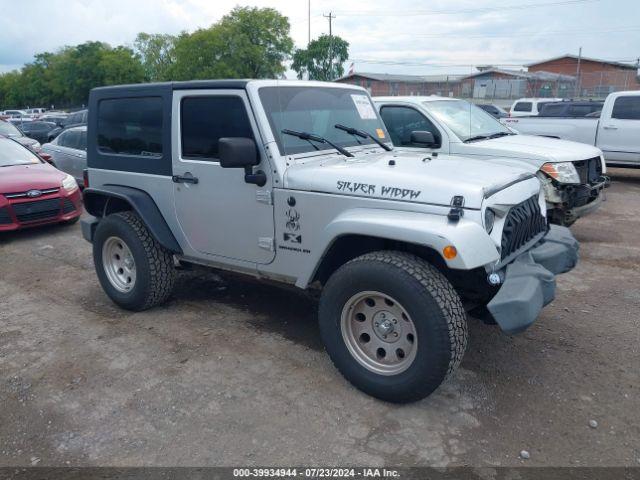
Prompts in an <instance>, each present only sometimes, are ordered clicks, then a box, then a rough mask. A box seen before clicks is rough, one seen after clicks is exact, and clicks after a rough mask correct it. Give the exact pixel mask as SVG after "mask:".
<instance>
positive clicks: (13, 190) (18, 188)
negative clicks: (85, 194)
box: [0, 136, 82, 232]
mask: <svg viewBox="0 0 640 480" xmlns="http://www.w3.org/2000/svg"><path fill="white" fill-rule="evenodd" d="M81 213H82V197H81V195H80V189H79V188H78V184H77V183H76V180H75V179H74V178H73V177H72V176H71V175H67V174H66V173H63V172H61V171H60V170H57V169H56V168H54V167H53V166H51V165H49V164H48V163H46V162H45V161H43V160H42V159H41V158H40V157H38V156H37V155H35V154H34V153H33V152H31V151H30V150H28V149H27V148H25V147H23V146H22V145H20V144H19V143H18V142H16V141H14V140H11V139H10V138H6V137H2V136H0V232H3V231H7V230H17V229H20V228H26V227H35V226H39V225H46V224H49V223H75V222H76V221H77V220H78V218H79V217H80V214H81Z"/></svg>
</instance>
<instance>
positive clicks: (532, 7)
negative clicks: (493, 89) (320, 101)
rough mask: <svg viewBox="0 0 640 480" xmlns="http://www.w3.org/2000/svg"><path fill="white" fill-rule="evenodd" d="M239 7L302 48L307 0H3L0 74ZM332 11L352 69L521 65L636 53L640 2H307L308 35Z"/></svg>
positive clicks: (467, 69)
mask: <svg viewBox="0 0 640 480" xmlns="http://www.w3.org/2000/svg"><path fill="white" fill-rule="evenodd" d="M236 5H241V6H257V7H272V8H275V9H277V10H279V11H280V12H281V13H282V14H284V15H287V16H288V17H289V19H290V22H291V35H292V38H293V39H294V42H295V44H296V46H297V47H300V48H304V47H305V46H306V44H307V38H308V20H307V17H308V14H307V8H308V0H252V1H242V0H229V1H228V0H109V1H106V0H0V12H2V13H1V14H0V73H2V72H6V71H9V70H12V69H16V68H20V67H21V66H22V65H24V64H25V63H27V62H30V61H31V60H32V59H33V55H34V54H36V53H40V52H43V51H55V50H57V49H59V48H61V47H63V46H65V45H75V44H78V43H82V42H85V41H88V40H99V41H104V42H107V43H109V44H111V45H114V46H115V45H131V44H132V43H133V40H134V38H135V36H136V34H137V33H138V32H141V31H144V32H147V33H171V34H176V33H179V32H181V31H184V30H187V31H193V30H195V29H197V28H202V27H208V26H210V25H211V24H212V23H214V22H216V21H217V20H219V19H220V18H221V17H222V16H223V15H224V14H225V13H227V12H229V10H231V9H232V8H233V7H234V6H236ZM330 12H332V13H333V15H334V16H335V17H336V18H334V19H333V33H334V34H336V35H339V36H341V37H342V38H344V39H346V40H347V41H348V42H349V43H350V61H349V62H348V64H350V63H351V62H353V63H354V69H355V71H356V72H377V73H403V74H415V75H429V74H445V73H472V72H475V71H476V70H475V68H474V66H475V65H487V64H490V65H496V66H498V65H500V66H503V67H504V68H520V66H521V65H524V64H526V63H530V62H534V61H537V60H541V59H545V58H551V57H555V56H560V55H563V54H565V53H572V54H575V55H577V54H578V49H579V48H580V47H582V54H583V55H584V56H586V57H594V58H602V59H606V60H615V61H624V62H630V63H635V62H636V59H637V58H638V57H640V23H638V21H637V19H638V18H639V17H640V1H639V0H518V1H513V0H503V1H498V0H431V1H429V2H426V1H424V0H421V1H419V0H393V1H389V0H349V1H346V0H322V1H320V0H311V22H310V23H311V38H315V37H317V36H319V35H321V34H323V33H328V30H329V21H328V19H327V18H325V17H324V16H323V15H328V14H329V13H330ZM288 76H291V77H293V76H294V74H293V73H292V72H288Z"/></svg>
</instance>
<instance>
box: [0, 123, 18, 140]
mask: <svg viewBox="0 0 640 480" xmlns="http://www.w3.org/2000/svg"><path fill="white" fill-rule="evenodd" d="M0 135H6V136H7V137H21V136H22V133H21V132H20V130H18V128H17V127H16V126H15V125H12V124H11V123H9V122H0Z"/></svg>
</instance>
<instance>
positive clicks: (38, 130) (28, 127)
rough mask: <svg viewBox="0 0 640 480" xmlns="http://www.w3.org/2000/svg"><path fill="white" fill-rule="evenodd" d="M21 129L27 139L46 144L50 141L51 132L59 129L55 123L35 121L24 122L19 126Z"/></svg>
mask: <svg viewBox="0 0 640 480" xmlns="http://www.w3.org/2000/svg"><path fill="white" fill-rule="evenodd" d="M19 128H20V130H22V133H24V134H25V135H26V136H27V137H29V138H33V139H34V140H38V141H39V142H40V143H46V142H47V141H48V140H49V132H50V131H51V130H53V129H54V128H57V125H56V124H55V123H53V122H42V121H39V120H35V121H33V122H24V123H22V124H21V125H19Z"/></svg>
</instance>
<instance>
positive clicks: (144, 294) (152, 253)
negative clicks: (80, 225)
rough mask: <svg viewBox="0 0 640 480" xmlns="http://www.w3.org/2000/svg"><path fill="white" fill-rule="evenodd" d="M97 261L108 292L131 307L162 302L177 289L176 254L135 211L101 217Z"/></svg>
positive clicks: (96, 240) (142, 307)
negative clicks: (175, 284) (158, 240)
mask: <svg viewBox="0 0 640 480" xmlns="http://www.w3.org/2000/svg"><path fill="white" fill-rule="evenodd" d="M93 261H94V265H95V268H96V273H97V274H98V280H99V281H100V284H101V285H102V288H103V289H104V291H105V293H106V294H107V295H108V296H109V298H110V299H111V300H113V302H114V303H116V304H117V305H119V306H120V307H122V308H125V309H127V310H133V311H141V310H146V309H149V308H151V307H154V306H156V305H159V304H161V303H163V302H165V301H166V300H167V298H169V296H170V295H171V292H172V290H173V285H174V283H175V278H176V271H175V268H174V263H173V255H172V253H171V252H169V251H168V250H167V249H165V248H164V247H163V246H162V245H160V244H159V243H158V242H157V241H156V240H155V238H153V236H152V235H151V233H150V232H149V230H148V229H147V227H146V226H145V224H144V223H143V222H142V220H141V219H140V217H139V216H138V215H137V214H136V213H134V212H120V213H115V214H112V215H109V216H107V217H106V218H104V219H102V220H101V221H100V223H99V224H98V226H97V228H96V232H95V236H94V240H93Z"/></svg>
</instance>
